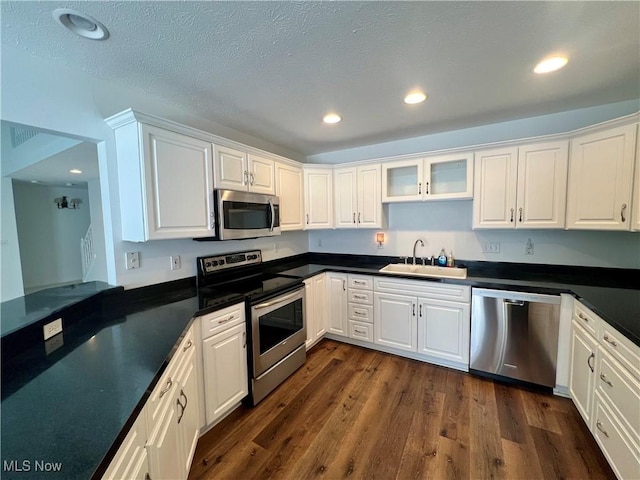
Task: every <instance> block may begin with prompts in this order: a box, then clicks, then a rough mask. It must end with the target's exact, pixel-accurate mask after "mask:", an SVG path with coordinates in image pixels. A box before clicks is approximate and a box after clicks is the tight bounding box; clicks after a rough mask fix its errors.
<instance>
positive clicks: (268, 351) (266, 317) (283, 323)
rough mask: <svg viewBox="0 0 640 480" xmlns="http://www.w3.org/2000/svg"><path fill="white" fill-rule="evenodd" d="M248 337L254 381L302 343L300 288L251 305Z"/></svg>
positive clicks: (303, 325)
mask: <svg viewBox="0 0 640 480" xmlns="http://www.w3.org/2000/svg"><path fill="white" fill-rule="evenodd" d="M251 333H252V340H253V345H252V346H253V377H254V378H256V377H258V376H259V375H260V374H262V373H264V372H265V371H267V370H268V369H269V368H270V367H272V366H273V365H275V364H276V363H278V362H279V361H280V360H282V359H283V358H284V357H286V356H287V355H288V354H289V353H291V352H293V351H294V350H295V349H296V348H298V347H299V346H300V345H303V344H304V342H305V341H306V338H307V329H306V326H305V321H304V285H300V287H298V288H297V289H296V290H294V291H293V292H292V291H289V292H287V293H284V294H282V295H279V296H277V297H274V298H270V299H267V300H264V301H262V302H260V303H258V304H256V305H253V306H252V307H251Z"/></svg>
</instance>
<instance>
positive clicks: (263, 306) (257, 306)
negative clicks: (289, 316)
mask: <svg viewBox="0 0 640 480" xmlns="http://www.w3.org/2000/svg"><path fill="white" fill-rule="evenodd" d="M299 294H300V292H293V293H290V294H289V295H285V296H284V297H279V298H277V299H275V300H272V301H271V302H264V303H259V304H258V305H255V306H254V307H253V308H254V309H256V310H261V309H263V308H267V307H270V306H271V305H277V304H278V303H282V302H284V301H287V300H289V299H290V298H293V297H296V296H298V295H299Z"/></svg>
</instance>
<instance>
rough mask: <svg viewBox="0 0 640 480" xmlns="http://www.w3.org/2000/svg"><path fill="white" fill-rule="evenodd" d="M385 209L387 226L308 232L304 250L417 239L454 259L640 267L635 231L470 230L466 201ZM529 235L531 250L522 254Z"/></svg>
mask: <svg viewBox="0 0 640 480" xmlns="http://www.w3.org/2000/svg"><path fill="white" fill-rule="evenodd" d="M388 209H389V210H388V219H389V223H388V228H387V229H380V230H321V231H313V232H310V233H309V250H310V251H313V252H334V253H350V254H364V255H390V256H408V257H410V256H411V255H412V249H413V244H414V242H415V241H416V239H418V238H422V239H423V240H424V242H425V247H420V246H418V249H417V252H416V253H417V255H418V256H430V255H437V254H439V253H440V249H441V248H443V247H444V248H445V250H446V251H447V253H449V252H450V251H451V250H453V254H454V257H455V258H456V259H457V260H486V261H494V262H523V263H542V264H554V265H578V266H594V267H612V268H640V255H639V251H640V250H639V242H640V235H638V234H637V233H632V232H584V231H575V230H573V231H565V230H561V231H556V230H516V231H509V230H472V229H471V225H472V217H473V209H472V201H471V200H459V201H444V202H429V203H424V202H423V203H417V202H416V203H413V202H412V203H400V204H390V205H389V207H388ZM377 231H384V232H385V234H386V239H387V241H386V243H385V245H384V248H383V249H378V244H377V243H376V242H375V232H377ZM529 238H531V241H532V242H533V245H534V254H533V255H525V253H524V252H525V245H526V243H527V240H528V239H529ZM484 242H500V247H501V248H500V253H498V254H490V253H482V244H483V243H484Z"/></svg>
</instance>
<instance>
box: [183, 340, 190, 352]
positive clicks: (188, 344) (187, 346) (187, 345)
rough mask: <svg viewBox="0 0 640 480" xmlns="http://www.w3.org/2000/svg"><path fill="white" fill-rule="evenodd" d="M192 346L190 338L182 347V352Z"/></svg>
mask: <svg viewBox="0 0 640 480" xmlns="http://www.w3.org/2000/svg"><path fill="white" fill-rule="evenodd" d="M192 346H193V342H192V341H191V340H189V342H188V343H187V344H186V345H185V346H184V348H183V349H182V353H184V352H186V351H187V350H189V349H190V348H191V347H192Z"/></svg>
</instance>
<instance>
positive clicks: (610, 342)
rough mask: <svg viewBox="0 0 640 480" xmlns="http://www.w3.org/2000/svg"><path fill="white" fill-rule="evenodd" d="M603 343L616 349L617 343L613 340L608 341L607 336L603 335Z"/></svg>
mask: <svg viewBox="0 0 640 480" xmlns="http://www.w3.org/2000/svg"><path fill="white" fill-rule="evenodd" d="M604 341H605V342H607V343H608V344H609V345H611V346H612V347H617V346H618V342H616V341H614V340H610V339H609V335H605V336H604Z"/></svg>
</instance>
